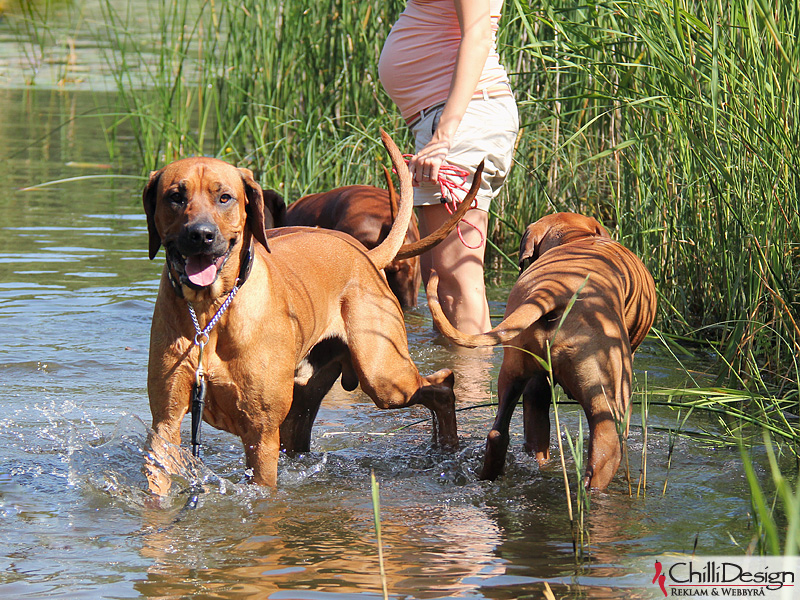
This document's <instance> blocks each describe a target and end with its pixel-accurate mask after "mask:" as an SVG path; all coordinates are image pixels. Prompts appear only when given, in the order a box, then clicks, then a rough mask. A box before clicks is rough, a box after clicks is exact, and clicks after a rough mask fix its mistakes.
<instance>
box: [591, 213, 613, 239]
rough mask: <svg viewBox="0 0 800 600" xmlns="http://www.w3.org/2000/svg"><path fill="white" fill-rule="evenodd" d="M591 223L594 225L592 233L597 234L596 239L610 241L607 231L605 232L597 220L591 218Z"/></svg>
mask: <svg viewBox="0 0 800 600" xmlns="http://www.w3.org/2000/svg"><path fill="white" fill-rule="evenodd" d="M592 221H594V225H595V228H594V231H595V233H596V234H597V237H601V238H608V239H611V235H610V234H609V233H608V231H607V230H606V228H605V227H603V226H602V225H601V224H600V221H598V220H597V219H595V218H594V217H592Z"/></svg>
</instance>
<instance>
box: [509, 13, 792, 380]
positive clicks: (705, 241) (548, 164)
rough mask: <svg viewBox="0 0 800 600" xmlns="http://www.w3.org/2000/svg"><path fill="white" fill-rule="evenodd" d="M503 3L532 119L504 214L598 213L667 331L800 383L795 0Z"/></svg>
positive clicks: (517, 218)
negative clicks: (639, 268)
mask: <svg viewBox="0 0 800 600" xmlns="http://www.w3.org/2000/svg"><path fill="white" fill-rule="evenodd" d="M510 4H511V5H512V6H513V12H512V15H510V16H511V19H510V20H511V21H512V23H511V26H510V27H509V26H507V27H506V29H505V33H506V35H505V37H504V38H503V39H504V41H505V43H506V48H505V50H506V56H510V57H512V60H510V61H507V62H509V63H511V64H513V65H514V66H515V67H516V73H515V84H516V88H517V90H518V92H519V93H520V100H521V103H522V104H523V114H524V119H523V121H524V126H525V133H524V136H523V138H522V141H521V143H520V148H519V151H518V153H517V159H518V161H519V163H520V164H519V168H518V169H517V170H516V173H515V174H514V177H512V181H511V182H510V185H509V187H508V190H507V194H508V196H507V198H508V200H507V204H506V215H505V216H506V218H507V219H509V220H511V221H512V222H520V223H524V222H525V221H528V220H532V219H533V218H535V217H536V216H539V215H540V214H541V213H543V212H547V211H549V210H552V209H560V210H576V211H579V212H589V213H591V214H595V215H598V216H600V218H601V219H602V220H603V221H604V222H605V223H607V224H612V225H614V226H616V228H617V230H618V235H619V236H620V237H621V238H622V239H623V241H624V242H625V243H626V244H627V245H629V246H630V247H631V248H632V249H634V250H635V251H637V252H638V253H639V254H640V255H641V256H643V258H644V260H645V263H646V264H647V265H648V266H649V267H650V269H651V270H652V272H653V274H654V276H655V279H656V281H657V283H658V285H659V290H660V292H661V294H662V296H663V297H662V302H661V310H662V317H663V319H662V320H663V322H664V323H665V324H668V327H669V328H670V329H673V330H675V331H678V332H681V333H684V334H691V335H696V332H697V331H698V330H700V329H701V328H702V334H701V335H702V336H704V337H712V338H715V339H718V340H719V341H720V342H721V346H720V347H721V352H722V356H723V357H724V358H725V360H726V362H727V364H728V365H729V366H730V368H729V370H728V372H729V373H731V374H736V375H739V374H740V375H741V378H742V381H743V382H744V383H745V384H746V385H749V384H755V383H757V381H756V379H758V380H768V381H770V382H771V383H772V384H774V385H777V386H783V388H784V389H790V388H792V387H793V388H795V389H796V388H797V370H796V367H795V365H794V360H793V357H794V356H796V355H797V354H798V352H800V330H798V327H797V321H798V318H797V315H798V307H799V306H800V304H799V302H800V298H798V293H800V269H798V262H799V261H800V251H799V249H798V240H800V214H799V213H800V210H799V209H800V199H799V198H798V189H800V188H799V187H798V184H799V183H800V181H798V176H799V175H798V167H800V145H798V143H797V140H798V133H799V131H798V127H800V119H798V116H799V115H798V110H800V108H799V107H800V93H799V86H798V82H799V81H800V80H799V79H798V68H800V67H798V65H800V61H799V60H798V58H800V57H799V56H798V53H800V49H799V48H800V47H799V46H798V34H799V33H800V14H799V13H800V8H799V7H798V5H797V3H793V2H783V1H778V2H772V3H769V4H768V3H766V2H764V1H763V0H756V1H752V2H745V1H743V0H729V1H724V0H712V1H711V2H706V1H703V2H699V1H697V2H691V1H687V0H675V1H672V2H661V1H657V0H637V1H635V2H609V3H602V4H601V3H595V2H589V3H581V4H579V5H576V4H574V3H571V2H558V1H551V2H543V3H535V4H534V3H530V4H529V3H525V2H521V1H516V2H512V3H510ZM520 205H522V206H520ZM509 213H511V214H509ZM497 235H500V236H502V230H501V231H498V232H497ZM787 367H788V369H787ZM757 374H760V376H758V377H754V375H757Z"/></svg>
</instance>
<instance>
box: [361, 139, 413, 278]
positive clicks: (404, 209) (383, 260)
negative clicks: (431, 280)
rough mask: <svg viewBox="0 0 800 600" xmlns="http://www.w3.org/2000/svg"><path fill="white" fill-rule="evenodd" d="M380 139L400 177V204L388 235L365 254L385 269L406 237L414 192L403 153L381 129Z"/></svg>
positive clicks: (376, 265)
mask: <svg viewBox="0 0 800 600" xmlns="http://www.w3.org/2000/svg"><path fill="white" fill-rule="evenodd" d="M381 141H382V142H383V145H384V147H385V148H386V151H387V152H388V153H389V158H390V159H391V161H392V166H393V167H394V170H395V171H396V172H397V176H398V178H399V179H400V204H399V206H398V208H397V216H396V218H395V220H394V223H392V228H391V229H390V230H389V235H387V236H386V239H385V240H383V241H382V242H381V243H380V244H378V245H377V246H375V247H374V248H373V249H372V250H370V251H369V252H367V256H369V258H370V260H372V264H374V265H375V267H377V268H378V269H385V268H386V267H387V266H388V265H389V264H390V263H391V262H392V261H393V260H394V257H395V256H397V252H398V251H399V250H400V247H401V246H402V245H403V242H404V241H405V239H406V231H408V224H409V222H410V221H411V213H412V211H413V209H414V192H413V190H412V188H411V173H409V171H408V165H406V161H405V160H404V159H403V155H402V154H401V153H400V150H399V149H398V148H397V145H396V144H395V143H394V140H392V138H391V136H390V135H389V134H388V133H386V132H385V131H384V130H383V129H381Z"/></svg>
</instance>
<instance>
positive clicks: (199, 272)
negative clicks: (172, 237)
mask: <svg viewBox="0 0 800 600" xmlns="http://www.w3.org/2000/svg"><path fill="white" fill-rule="evenodd" d="M186 276H187V277H188V278H189V281H191V282H192V283H193V284H195V285H197V286H200V287H205V286H207V285H211V284H212V283H214V280H215V279H216V278H217V265H216V264H214V261H213V260H211V259H210V258H209V257H207V256H188V257H186Z"/></svg>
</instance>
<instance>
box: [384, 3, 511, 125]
mask: <svg viewBox="0 0 800 600" xmlns="http://www.w3.org/2000/svg"><path fill="white" fill-rule="evenodd" d="M502 8H503V0H490V13H491V19H492V46H491V49H490V50H489V57H488V58H487V59H486V64H485V65H484V67H483V72H482V73H481V78H480V81H479V82H478V87H477V89H476V91H479V90H482V89H485V88H488V87H490V86H492V85H496V84H498V83H503V82H507V81H508V75H507V74H506V70H505V69H504V68H503V66H502V65H501V64H500V57H499V56H498V54H497V48H496V45H495V36H496V33H497V24H498V22H499V20H500V13H501V10H502ZM460 41H461V30H460V29H459V27H458V16H457V15H456V9H455V5H454V4H453V0H408V3H407V4H406V9H405V10H404V11H403V13H402V14H401V15H400V17H399V18H398V19H397V22H396V23H395V24H394V27H392V31H391V32H390V33H389V37H388V38H386V43H385V44H384V46H383V50H382V51H381V58H380V62H379V63H378V72H379V74H380V79H381V83H382V84H383V87H384V89H385V90H386V92H387V93H388V94H389V96H390V97H391V99H392V100H393V101H394V103H395V104H396V105H397V107H398V108H399V109H400V114H401V115H402V116H403V118H405V119H407V118H409V117H411V116H413V115H414V114H416V113H417V112H419V111H420V110H423V109H425V108H429V107H431V106H434V105H436V104H440V103H442V102H444V101H445V100H447V94H448V92H449V91H450V80H451V79H452V76H453V69H454V68H455V62H456V54H457V52H458V44H459V42H460Z"/></svg>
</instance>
